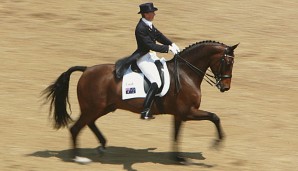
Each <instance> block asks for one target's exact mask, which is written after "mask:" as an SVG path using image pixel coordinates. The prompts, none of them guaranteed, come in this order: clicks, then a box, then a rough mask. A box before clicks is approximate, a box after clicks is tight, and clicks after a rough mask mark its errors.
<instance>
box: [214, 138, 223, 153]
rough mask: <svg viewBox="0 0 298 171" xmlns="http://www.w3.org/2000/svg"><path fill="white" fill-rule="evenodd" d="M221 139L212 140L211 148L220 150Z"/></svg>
mask: <svg viewBox="0 0 298 171" xmlns="http://www.w3.org/2000/svg"><path fill="white" fill-rule="evenodd" d="M222 146H223V145H222V140H220V139H216V140H214V142H213V144H212V148H214V149H216V150H220V149H221V148H222Z"/></svg>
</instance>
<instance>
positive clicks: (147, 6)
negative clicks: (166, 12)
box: [138, 2, 158, 14]
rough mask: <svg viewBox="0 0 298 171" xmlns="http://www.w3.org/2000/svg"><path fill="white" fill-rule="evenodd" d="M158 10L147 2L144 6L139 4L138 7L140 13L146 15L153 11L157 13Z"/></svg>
mask: <svg viewBox="0 0 298 171" xmlns="http://www.w3.org/2000/svg"><path fill="white" fill-rule="evenodd" d="M157 10H158V9H157V8H155V7H154V5H153V3H151V2H149V3H145V4H141V5H140V12H139V13H138V14H140V13H147V12H153V11H157Z"/></svg>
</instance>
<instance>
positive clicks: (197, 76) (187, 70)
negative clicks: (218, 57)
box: [168, 56, 209, 87]
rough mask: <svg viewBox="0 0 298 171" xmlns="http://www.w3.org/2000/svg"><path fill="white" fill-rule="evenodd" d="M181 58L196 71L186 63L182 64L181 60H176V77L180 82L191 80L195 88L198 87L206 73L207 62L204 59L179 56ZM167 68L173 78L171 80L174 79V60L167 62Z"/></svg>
mask: <svg viewBox="0 0 298 171" xmlns="http://www.w3.org/2000/svg"><path fill="white" fill-rule="evenodd" d="M181 58H183V59H185V60H186V61H187V62H189V63H190V64H191V65H193V66H194V67H195V68H196V69H194V68H192V67H190V66H188V65H187V64H186V62H184V61H183V60H181V59H177V60H178V61H177V62H178V69H177V71H178V75H179V78H180V80H181V81H183V80H184V81H189V80H192V81H193V82H194V83H195V85H196V86H197V87H200V85H201V83H202V80H203V78H204V74H205V73H206V70H207V69H208V67H209V61H208V59H206V57H201V56H197V57H192V58H190V57H185V56H181ZM168 66H169V69H170V72H172V75H173V76H174V78H173V80H174V79H175V77H176V76H175V74H176V71H175V70H176V68H175V67H176V66H175V60H171V61H169V62H168Z"/></svg>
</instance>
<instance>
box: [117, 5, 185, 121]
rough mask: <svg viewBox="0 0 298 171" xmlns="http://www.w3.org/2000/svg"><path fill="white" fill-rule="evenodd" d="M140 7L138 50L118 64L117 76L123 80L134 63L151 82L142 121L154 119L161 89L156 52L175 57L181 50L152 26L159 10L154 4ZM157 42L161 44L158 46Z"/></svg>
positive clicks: (136, 32)
mask: <svg viewBox="0 0 298 171" xmlns="http://www.w3.org/2000/svg"><path fill="white" fill-rule="evenodd" d="M139 7H140V12H139V13H138V14H141V15H142V18H141V19H140V20H139V23H138V24H137V26H136V29H135V37H136V41H137V45H138V48H137V50H136V51H135V52H134V53H133V54H132V55H131V56H129V57H126V58H123V59H120V60H119V61H117V62H116V76H117V77H118V78H121V77H122V76H123V74H124V72H125V70H126V69H127V68H128V66H129V65H130V64H131V63H132V62H134V61H136V62H137V65H138V67H139V68H140V70H141V71H142V73H143V74H144V75H145V76H146V77H147V78H148V80H149V81H150V82H151V85H150V88H149V90H148V93H147V96H146V98H145V101H144V105H143V107H144V110H143V111H142V112H141V119H154V117H153V116H152V115H151V114H150V107H151V104H152V102H153V100H154V97H155V95H156V93H157V90H158V89H159V88H160V87H161V80H160V77H159V72H158V69H157V67H156V65H155V64H154V61H155V60H159V58H158V57H157V56H156V53H155V52H160V53H168V52H169V51H171V52H172V53H173V54H174V55H175V54H177V53H179V52H180V50H179V48H178V46H177V45H176V44H175V43H172V41H170V40H169V39H168V38H167V37H165V36H164V35H163V34H162V33H161V32H160V31H159V30H157V29H156V28H155V27H154V25H153V24H152V21H153V19H154V16H155V11H157V10H158V9H157V8H155V7H154V5H153V3H144V4H141V5H139ZM156 41H157V42H159V43H160V44H156ZM150 51H151V52H150ZM152 51H154V52H152Z"/></svg>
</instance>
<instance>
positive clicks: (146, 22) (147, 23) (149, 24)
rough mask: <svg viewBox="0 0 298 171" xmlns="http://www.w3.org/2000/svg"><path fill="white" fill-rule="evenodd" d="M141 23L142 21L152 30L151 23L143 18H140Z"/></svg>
mask: <svg viewBox="0 0 298 171" xmlns="http://www.w3.org/2000/svg"><path fill="white" fill-rule="evenodd" d="M142 21H143V22H144V23H145V24H146V25H147V26H149V27H150V28H151V29H152V22H151V21H148V20H146V19H145V18H142Z"/></svg>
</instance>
